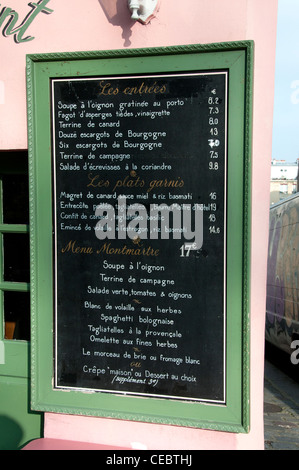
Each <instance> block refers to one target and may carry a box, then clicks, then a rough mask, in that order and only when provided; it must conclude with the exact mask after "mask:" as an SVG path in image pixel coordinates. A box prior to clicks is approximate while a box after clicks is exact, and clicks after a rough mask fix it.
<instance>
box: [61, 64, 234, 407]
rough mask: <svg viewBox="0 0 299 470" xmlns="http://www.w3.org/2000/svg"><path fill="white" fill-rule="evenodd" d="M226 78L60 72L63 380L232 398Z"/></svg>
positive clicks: (82, 385) (148, 392) (69, 384)
mask: <svg viewBox="0 0 299 470" xmlns="http://www.w3.org/2000/svg"><path fill="white" fill-rule="evenodd" d="M227 82H228V72H227V71H225V70H219V71H213V72H208V71H207V72H205V71H203V72H199V73H184V74H165V75H145V76H138V75H137V76H119V77H115V76H113V77H111V78H110V77H104V78H102V77H100V76H99V77H91V78H70V79H66V78H57V79H53V80H52V139H53V175H54V176H53V195H54V196H53V198H54V200H53V220H54V246H55V249H54V258H55V259H54V268H55V269H54V271H55V388H57V389H75V390H91V391H102V392H107V393H118V394H129V395H141V396H154V397H163V398H171V399H177V400H182V399H183V400H193V401H206V402H213V403H219V404H224V403H225V401H226V390H225V382H226V357H225V356H226V344H225V334H226V298H225V293H226V211H227V203H226V174H227V88H228V87H227Z"/></svg>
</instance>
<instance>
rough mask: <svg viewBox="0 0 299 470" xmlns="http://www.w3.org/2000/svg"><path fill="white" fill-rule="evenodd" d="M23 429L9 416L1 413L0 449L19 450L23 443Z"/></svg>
mask: <svg viewBox="0 0 299 470" xmlns="http://www.w3.org/2000/svg"><path fill="white" fill-rule="evenodd" d="M22 438H23V430H22V428H21V427H20V425H19V424H18V423H17V422H16V421H14V420H13V419H11V418H8V417H7V416H4V415H0V450H17V449H18V448H19V446H20V445H21V442H22Z"/></svg>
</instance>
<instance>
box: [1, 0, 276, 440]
mask: <svg viewBox="0 0 299 470" xmlns="http://www.w3.org/2000/svg"><path fill="white" fill-rule="evenodd" d="M28 3H29V2H28ZM45 3H46V2H45ZM5 5H8V6H9V7H11V8H12V9H14V10H16V11H17V12H18V13H19V15H20V21H19V24H20V23H21V21H23V19H24V17H25V16H26V15H27V13H28V12H29V11H30V7H29V6H28V4H27V2H26V1H20V0H6V2H5ZM1 6H2V7H3V3H2V5H1ZM46 6H47V8H50V9H52V10H53V12H52V13H51V14H45V13H39V15H38V16H37V17H36V18H35V19H34V21H33V22H32V24H31V25H30V26H29V28H28V30H27V32H26V34H24V37H26V36H28V35H30V36H34V37H35V39H34V40H32V41H30V42H23V43H20V44H16V43H15V42H14V40H13V36H10V37H6V38H5V37H3V36H2V35H1V37H0V57H1V75H0V150H6V149H25V148H27V137H26V133H27V125H26V97H25V55H26V54H28V53H39V52H56V51H59V52H65V51H76V50H104V49H122V48H127V47H130V48H141V47H154V46H172V45H178V44H195V43H210V42H214V43H216V42H226V41H239V40H247V39H250V40H254V41H255V66H254V122H253V195H252V204H253V205H252V207H253V217H252V275H251V313H250V314H251V331H252V334H251V372H250V375H251V386H250V387H251V389H250V391H251V397H253V398H252V400H251V431H250V433H249V434H248V435H237V434H229V433H223V432H213V431H204V430H196V429H195V430H194V429H187V428H178V427H175V426H163V425H153V424H142V423H134V422H122V421H116V420H107V419H101V418H86V417H76V416H61V415H54V414H53V415H52V414H47V415H46V420H45V437H52V438H60V439H74V440H77V441H82V440H83V441H87V442H95V443H99V442H100V443H102V444H106V445H116V446H118V447H119V446H124V447H130V448H131V447H132V446H133V447H134V446H136V444H132V443H134V442H135V443H139V444H137V446H143V447H147V448H149V449H261V448H263V445H264V437H263V364H264V318H265V296H266V292H265V291H266V261H267V240H268V208H269V199H270V195H269V181H270V162H271V141H272V113H273V96H274V61H275V40H276V16H277V0H184V2H179V1H178V0H177V1H174V0H161V5H160V10H159V12H158V15H157V18H155V19H154V20H153V21H152V22H151V23H150V24H149V25H147V26H144V25H141V24H140V23H133V22H132V21H131V19H130V16H129V13H128V10H127V2H126V0H86V1H85V2H82V1H79V0H63V1H61V0H49V1H48V2H47V5H46ZM0 29H1V31H2V30H3V26H2V27H0Z"/></svg>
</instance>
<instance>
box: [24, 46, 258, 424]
mask: <svg viewBox="0 0 299 470" xmlns="http://www.w3.org/2000/svg"><path fill="white" fill-rule="evenodd" d="M221 69H222V70H223V69H225V70H228V71H229V95H228V173H227V200H228V206H227V207H228V214H227V216H228V218H227V292H226V296H227V333H226V335H227V337H226V346H227V350H226V355H227V377H226V388H227V390H226V396H227V400H226V405H223V406H216V405H207V404H205V403H200V402H199V403H198V402H185V401H177V400H164V399H155V398H147V399H144V398H139V397H134V396H120V395H117V394H109V393H100V392H98V393H92V394H90V393H83V392H81V391H78V390H76V391H63V390H57V389H53V386H52V381H53V256H52V254H53V253H52V194H51V190H52V189H51V171H52V168H51V145H52V144H51V112H50V106H51V96H50V86H49V81H50V79H51V78H57V77H61V78H63V77H68V78H70V77H89V76H90V77H92V76H97V75H101V76H103V75H106V76H110V77H111V76H113V75H115V76H117V75H119V74H130V75H131V76H132V75H134V74H149V73H151V74H152V73H167V72H175V73H176V72H184V71H188V72H192V71H201V70H206V71H213V70H221ZM252 74H253V43H252V42H251V41H246V42H235V43H224V44H209V45H203V46H202V45H191V46H177V47H169V48H155V49H135V50H114V51H100V52H77V53H61V54H58V53H53V54H36V55H29V56H27V87H28V127H29V135H28V137H29V171H30V211H31V212H30V234H31V235H30V236H31V238H30V246H31V260H32V265H31V296H32V297H31V299H32V301H31V302H32V303H31V306H32V342H31V344H32V352H31V361H32V364H31V367H32V387H31V407H32V409H34V410H39V411H48V412H59V413H71V414H76V415H88V416H102V417H110V418H115V419H124V420H133V421H142V422H151V423H162V424H172V425H178V426H186V427H195V428H202V429H214V430H222V431H227V432H238V433H239V432H240V433H241V432H249V403H250V400H249V336H250V324H249V316H250V315H249V312H250V310H249V292H250V287H249V281H250V265H249V262H250V214H251V206H250V173H251V170H250V168H251V164H250V161H251V120H252V110H251V108H252V81H253V79H252Z"/></svg>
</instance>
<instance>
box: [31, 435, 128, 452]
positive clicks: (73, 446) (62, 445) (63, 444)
mask: <svg viewBox="0 0 299 470" xmlns="http://www.w3.org/2000/svg"><path fill="white" fill-rule="evenodd" d="M22 450H114V451H117V450H129V449H125V448H121V447H114V446H105V445H101V444H90V443H88V442H77V441H65V440H63V439H48V438H42V439H36V440H35V441H31V442H29V444H27V445H26V446H25V447H23V449H22ZM130 450H132V449H130Z"/></svg>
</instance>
